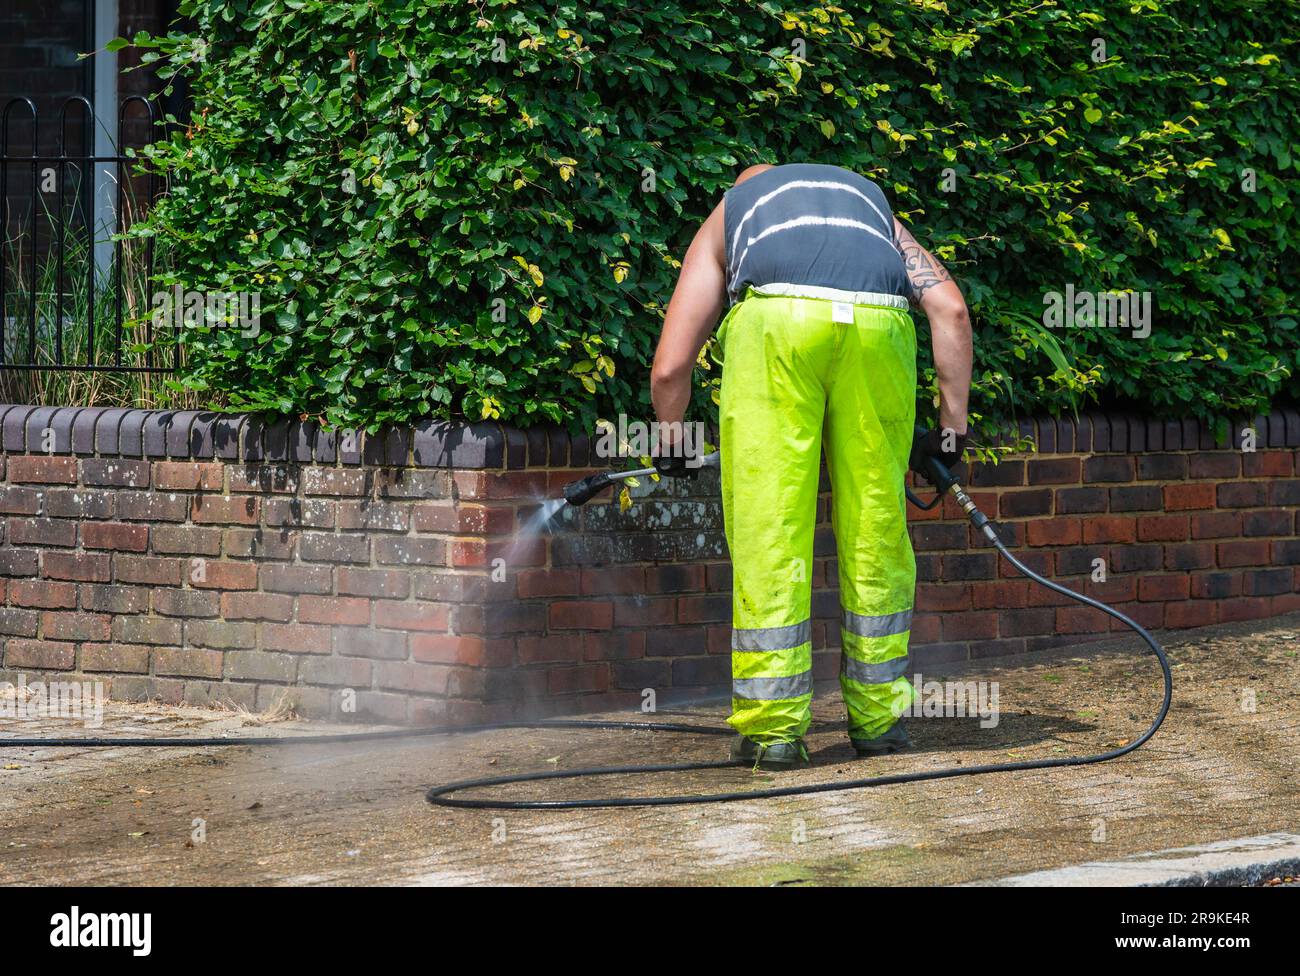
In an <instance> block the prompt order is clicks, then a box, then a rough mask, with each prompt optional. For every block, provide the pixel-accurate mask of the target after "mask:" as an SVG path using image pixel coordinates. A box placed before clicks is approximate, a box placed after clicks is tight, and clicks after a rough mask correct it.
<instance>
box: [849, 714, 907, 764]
mask: <svg viewBox="0 0 1300 976" xmlns="http://www.w3.org/2000/svg"><path fill="white" fill-rule="evenodd" d="M849 742H851V743H853V751H854V752H856V753H857V754H858V755H859V756H885V755H888V754H889V753H891V752H899V751H901V750H903V749H910V748H912V740H911V739H909V738H908V737H907V730H906V729H904V728H903V723H902V722H895V723H894V724H893V725H891V726H890V727H889V728H888V729H887V730H886V731H884V732H882V733H881V734H880V735H878V736H876V737H875V738H874V739H855V738H853V737H852V736H849Z"/></svg>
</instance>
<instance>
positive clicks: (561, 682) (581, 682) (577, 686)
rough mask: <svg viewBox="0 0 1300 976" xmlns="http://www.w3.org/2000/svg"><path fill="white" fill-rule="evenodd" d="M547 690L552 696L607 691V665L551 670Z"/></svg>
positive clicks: (585, 665)
mask: <svg viewBox="0 0 1300 976" xmlns="http://www.w3.org/2000/svg"><path fill="white" fill-rule="evenodd" d="M546 678H547V689H548V690H549V691H550V693H551V694H553V695H569V694H575V693H578V692H587V691H608V690H609V665H607V664H583V665H579V666H578V667H574V668H551V669H550V670H549V671H548V672H547V675H546Z"/></svg>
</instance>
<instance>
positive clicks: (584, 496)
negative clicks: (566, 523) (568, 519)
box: [560, 451, 722, 505]
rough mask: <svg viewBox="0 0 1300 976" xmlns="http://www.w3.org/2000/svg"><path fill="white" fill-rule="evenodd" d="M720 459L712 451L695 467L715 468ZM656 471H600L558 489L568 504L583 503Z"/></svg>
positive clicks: (656, 471) (650, 469) (716, 453)
mask: <svg viewBox="0 0 1300 976" xmlns="http://www.w3.org/2000/svg"><path fill="white" fill-rule="evenodd" d="M721 460H722V454H721V453H720V452H718V451H714V452H713V453H712V454H706V455H704V457H702V458H700V463H699V464H698V465H696V469H697V470H698V469H699V468H716V467H717V466H718V465H719V463H720V462H721ZM658 473H659V472H658V470H657V469H655V468H638V469H636V470H635V471H601V472H600V473H598V474H593V475H588V476H587V477H585V478H581V479H579V480H578V481H571V482H569V483H568V484H567V485H565V486H564V487H563V488H562V489H561V490H560V493H561V494H562V495H564V500H565V501H566V502H568V503H569V504H570V505H585V504H587V502H589V501H591V500H592V499H593V498H595V497H596V495H598V494H599V493H600V492H602V491H604V490H605V489H606V488H608V487H609V486H610V485H612V484H614V483H615V482H618V481H630V480H631V479H632V478H648V477H650V476H651V475H654V474H658Z"/></svg>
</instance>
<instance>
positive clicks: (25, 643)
mask: <svg viewBox="0 0 1300 976" xmlns="http://www.w3.org/2000/svg"><path fill="white" fill-rule="evenodd" d="M16 460H18V459H17V458H11V459H10V463H13V461H16ZM76 663H77V645H75V644H67V643H59V642H55V641H43V640H10V641H8V642H7V643H6V644H5V653H4V666H5V667H6V668H41V669H44V670H49V671H69V670H71V669H72V667H73V665H75V664H76Z"/></svg>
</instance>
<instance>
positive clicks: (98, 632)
mask: <svg viewBox="0 0 1300 976" xmlns="http://www.w3.org/2000/svg"><path fill="white" fill-rule="evenodd" d="M111 619H112V618H111V617H109V615H108V614H106V613H60V612H58V611H46V612H45V613H43V614H42V615H41V634H42V636H44V637H46V638H47V639H50V640H71V641H86V640H93V641H102V640H108V635H109V622H110V621H111Z"/></svg>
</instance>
